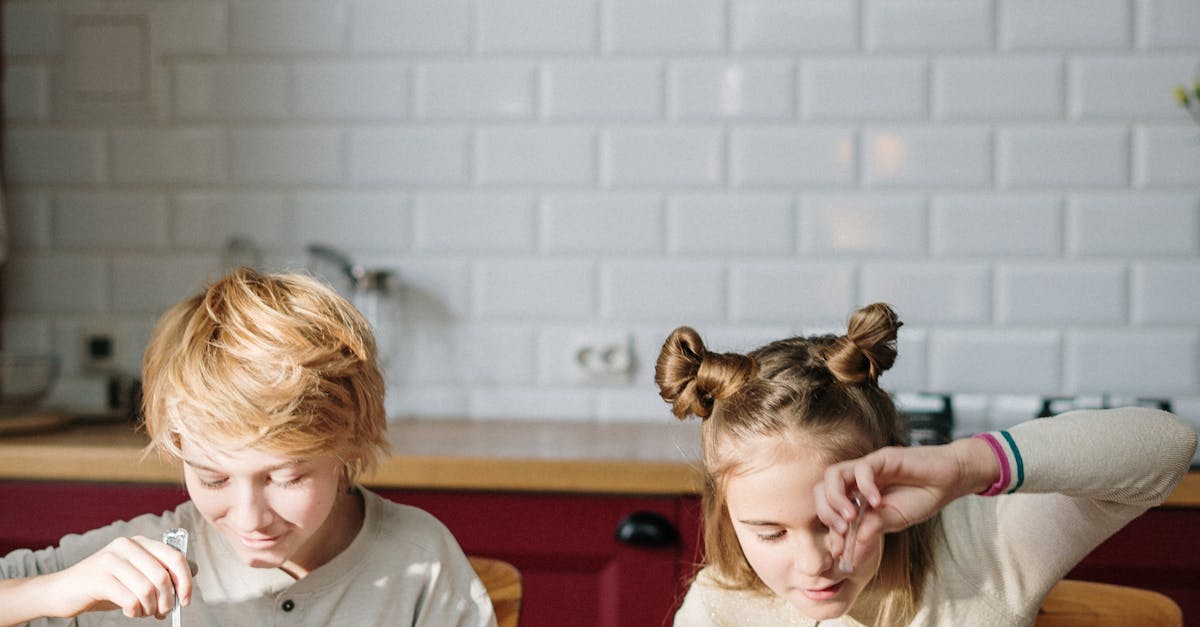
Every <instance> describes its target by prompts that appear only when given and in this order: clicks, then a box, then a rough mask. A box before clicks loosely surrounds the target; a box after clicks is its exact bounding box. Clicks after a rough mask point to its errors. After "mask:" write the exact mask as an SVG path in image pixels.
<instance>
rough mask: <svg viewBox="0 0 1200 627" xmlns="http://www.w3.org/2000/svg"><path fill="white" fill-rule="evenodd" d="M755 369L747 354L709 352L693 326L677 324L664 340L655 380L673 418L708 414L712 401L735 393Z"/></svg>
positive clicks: (756, 369)
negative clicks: (677, 326) (669, 406)
mask: <svg viewBox="0 0 1200 627" xmlns="http://www.w3.org/2000/svg"><path fill="white" fill-rule="evenodd" d="M757 371H758V366H757V365H756V364H755V363H754V360H753V359H751V358H750V357H748V356H746V355H740V354H737V353H710V352H708V349H706V348H705V347H704V341H703V340H701V339H700V334H699V333H696V331H695V329H692V328H691V327H679V328H678V329H675V330H674V331H673V332H672V333H671V335H670V336H669V337H668V338H667V341H666V342H664V343H663V347H662V351H661V352H660V353H659V354H658V362H657V363H656V364H655V366H654V382H655V383H657V384H658V389H659V395H660V396H662V398H663V400H664V401H667V402H668V403H671V412H672V413H673V414H675V417H676V418H679V419H680V420H683V419H684V418H687V417H688V416H699V417H700V418H708V416H709V415H710V414H712V409H713V402H714V401H719V400H721V399H723V398H728V397H729V396H732V395H733V394H735V393H736V392H737V391H738V390H740V389H741V388H742V386H743V385H744V384H745V383H746V382H747V381H749V380H750V378H751V377H753V376H754V374H755V373H756V372H757Z"/></svg>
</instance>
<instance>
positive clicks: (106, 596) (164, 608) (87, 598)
mask: <svg viewBox="0 0 1200 627" xmlns="http://www.w3.org/2000/svg"><path fill="white" fill-rule="evenodd" d="M46 578H47V579H50V578H53V579H54V581H53V585H52V586H49V588H50V589H51V590H54V595H55V598H54V599H53V604H54V607H55V608H57V611H55V612H54V614H53V615H55V616H77V615H79V614H82V613H84V612H91V611H97V610H113V609H119V610H121V611H122V612H123V613H124V614H125V615H126V616H128V617H130V618H140V617H143V616H154V617H156V618H163V617H165V616H166V615H167V614H169V613H170V612H171V610H172V609H173V608H174V606H175V594H176V591H178V594H179V597H180V602H181V604H183V605H188V604H190V603H191V599H192V572H191V568H190V567H189V565H188V562H187V559H186V558H185V557H184V555H183V554H182V553H180V552H179V551H177V550H175V549H174V548H172V547H169V546H167V545H166V544H163V543H162V542H159V541H158V540H151V539H150V538H146V537H144V536H133V537H132V538H117V539H115V540H113V541H112V542H109V543H108V545H106V546H105V547H104V548H103V549H100V550H99V551H97V552H96V553H94V554H92V555H91V556H89V557H87V558H86V559H84V560H82V561H80V562H79V563H77V564H75V565H73V566H71V567H70V568H67V569H65V570H62V571H59V572H57V573H53V574H50V575H46Z"/></svg>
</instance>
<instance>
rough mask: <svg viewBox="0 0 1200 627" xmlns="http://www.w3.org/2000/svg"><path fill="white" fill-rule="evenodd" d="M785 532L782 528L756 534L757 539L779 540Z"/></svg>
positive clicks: (765, 540) (764, 540)
mask: <svg viewBox="0 0 1200 627" xmlns="http://www.w3.org/2000/svg"><path fill="white" fill-rule="evenodd" d="M786 533H787V531H786V530H784V529H780V530H779V531H772V532H771V533H760V534H758V539H759V540H762V541H763V542H779V541H780V540H782V539H783V536H784V534H786Z"/></svg>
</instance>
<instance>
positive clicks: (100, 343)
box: [80, 329, 117, 373]
mask: <svg viewBox="0 0 1200 627" xmlns="http://www.w3.org/2000/svg"><path fill="white" fill-rule="evenodd" d="M81 349H82V350H81V353H80V355H81V359H80V366H81V367H82V368H83V370H84V371H85V372H94V373H102V372H103V373H107V372H112V371H113V370H115V369H116V365H117V334H116V333H115V332H113V331H112V330H111V329H87V330H85V331H84V332H83V338H82V347H81Z"/></svg>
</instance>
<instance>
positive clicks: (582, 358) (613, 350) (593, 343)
mask: <svg viewBox="0 0 1200 627" xmlns="http://www.w3.org/2000/svg"><path fill="white" fill-rule="evenodd" d="M567 358H568V360H569V362H570V364H571V367H572V368H573V374H574V376H573V377H572V378H573V379H574V380H575V382H576V383H583V384H589V385H614V384H622V383H629V381H630V380H631V379H632V378H633V371H634V369H635V367H636V365H637V364H636V362H635V355H634V350H633V341H632V339H631V338H630V336H629V334H628V333H602V332H596V333H587V334H580V335H577V336H575V337H573V338H571V340H570V341H569V342H567Z"/></svg>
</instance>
